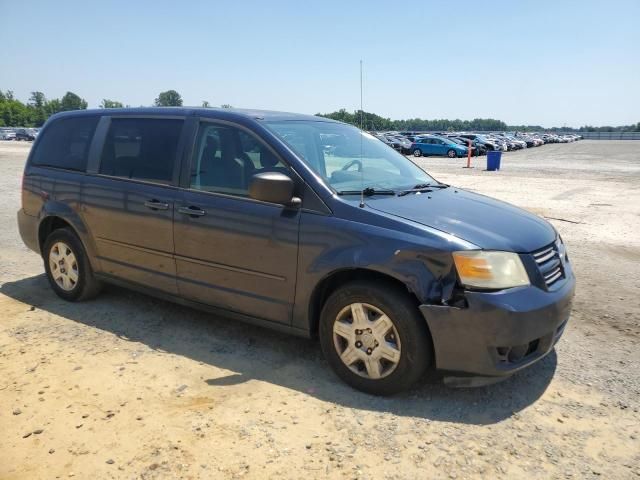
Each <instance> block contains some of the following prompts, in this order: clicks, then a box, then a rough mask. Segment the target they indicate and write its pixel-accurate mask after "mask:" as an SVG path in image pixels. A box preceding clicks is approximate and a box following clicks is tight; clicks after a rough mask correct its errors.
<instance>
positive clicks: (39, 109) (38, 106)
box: [29, 92, 48, 127]
mask: <svg viewBox="0 0 640 480" xmlns="http://www.w3.org/2000/svg"><path fill="white" fill-rule="evenodd" d="M46 104H47V99H46V97H45V96H44V93H42V92H31V96H30V97H29V106H30V107H31V109H32V110H33V112H32V115H33V116H32V121H33V124H34V126H36V127H41V126H42V125H43V124H44V122H45V121H46V120H47V117H48V115H47V111H46V108H45V107H46Z"/></svg>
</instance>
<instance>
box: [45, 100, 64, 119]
mask: <svg viewBox="0 0 640 480" xmlns="http://www.w3.org/2000/svg"><path fill="white" fill-rule="evenodd" d="M44 108H45V111H46V112H47V115H54V114H56V113H58V112H61V111H62V103H61V102H60V99H58V98H54V99H51V100H49V101H48V102H47V103H46V104H45V107H44Z"/></svg>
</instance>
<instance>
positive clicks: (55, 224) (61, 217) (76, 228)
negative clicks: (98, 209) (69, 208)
mask: <svg viewBox="0 0 640 480" xmlns="http://www.w3.org/2000/svg"><path fill="white" fill-rule="evenodd" d="M43 213H45V212H43ZM73 217H77V215H76V214H75V213H72V215H71V216H69V215H65V213H64V212H60V211H57V210H56V211H49V212H46V213H45V215H44V216H43V217H42V219H41V220H40V223H39V224H38V246H39V249H40V254H41V255H42V256H43V257H44V255H45V252H44V251H43V247H44V243H45V241H46V239H47V237H48V236H49V235H51V233H52V232H54V231H55V230H58V229H60V228H69V229H70V230H71V231H72V232H73V233H75V235H76V236H77V237H78V239H79V240H80V243H81V244H82V246H83V247H84V249H85V252H86V253H87V257H88V258H89V263H90V264H91V268H92V269H93V270H94V271H98V270H99V269H98V259H97V258H96V254H95V248H94V245H93V243H92V242H91V239H90V238H89V236H88V232H87V230H86V228H85V226H84V223H83V222H82V221H81V220H80V218H79V217H78V218H75V221H74V218H73Z"/></svg>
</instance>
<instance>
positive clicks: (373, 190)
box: [337, 187, 396, 197]
mask: <svg viewBox="0 0 640 480" xmlns="http://www.w3.org/2000/svg"><path fill="white" fill-rule="evenodd" d="M337 194H338V195H364V196H365V197H371V196H372V195H395V194H396V192H394V191H393V190H386V189H378V188H373V187H367V188H365V189H364V190H340V191H338V192H337Z"/></svg>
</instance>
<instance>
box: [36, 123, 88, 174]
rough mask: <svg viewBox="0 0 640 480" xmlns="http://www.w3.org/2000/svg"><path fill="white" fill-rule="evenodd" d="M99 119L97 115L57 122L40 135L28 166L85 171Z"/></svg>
mask: <svg viewBox="0 0 640 480" xmlns="http://www.w3.org/2000/svg"><path fill="white" fill-rule="evenodd" d="M98 120H99V117H97V116H95V117H89V116H87V117H75V118H62V119H60V120H56V121H55V122H54V123H52V124H51V125H49V126H48V127H47V128H46V129H45V130H44V131H43V132H42V138H40V139H39V141H38V143H37V145H36V150H35V151H34V152H33V157H32V159H31V164H32V165H37V166H43V167H55V168H62V169H65V170H74V171H80V172H84V171H85V170H86V168H87V156H88V153H89V145H91V139H92V138H93V133H94V132H95V130H96V126H97V125H98Z"/></svg>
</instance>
